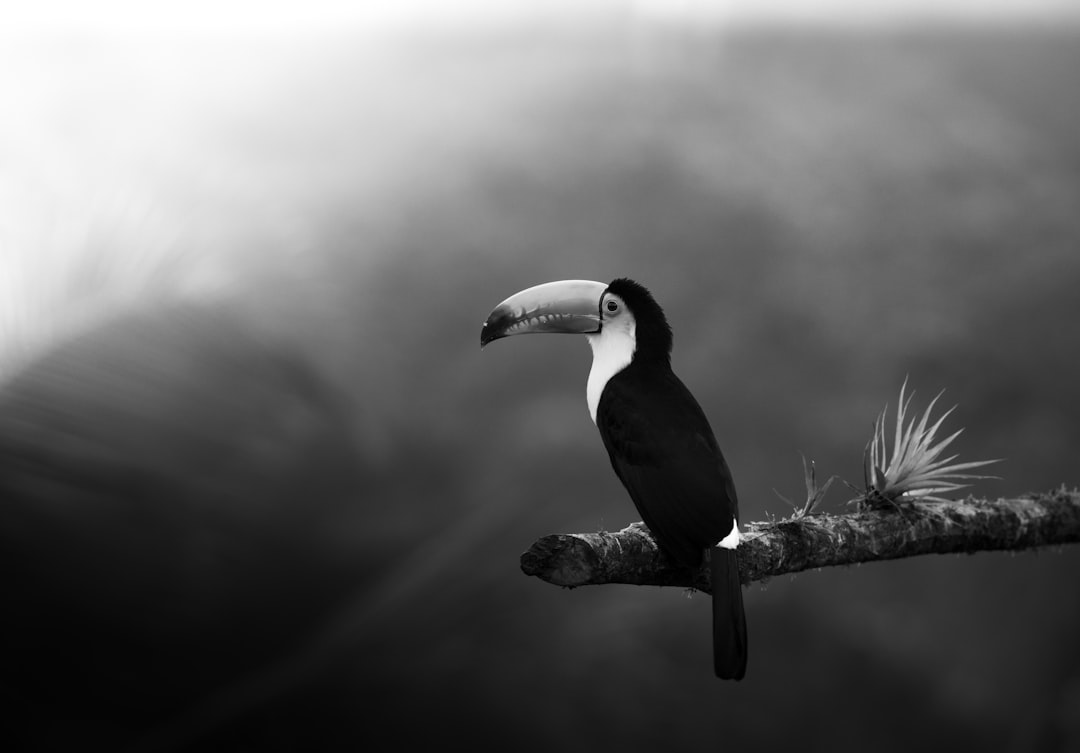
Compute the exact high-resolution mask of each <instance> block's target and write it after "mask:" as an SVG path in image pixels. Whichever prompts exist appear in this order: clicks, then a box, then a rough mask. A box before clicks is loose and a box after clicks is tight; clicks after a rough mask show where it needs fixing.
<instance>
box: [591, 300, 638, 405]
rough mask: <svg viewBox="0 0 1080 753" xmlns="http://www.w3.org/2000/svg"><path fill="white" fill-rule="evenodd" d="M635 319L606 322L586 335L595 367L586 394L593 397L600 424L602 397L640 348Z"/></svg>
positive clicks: (592, 401)
mask: <svg viewBox="0 0 1080 753" xmlns="http://www.w3.org/2000/svg"><path fill="white" fill-rule="evenodd" d="M635 330H636V327H635V326H634V321H633V319H632V318H630V317H626V318H625V319H623V320H622V321H617V322H605V324H604V328H603V329H601V330H600V331H599V332H597V333H596V334H595V335H586V336H585V337H586V339H588V341H589V346H590V347H591V348H592V369H591V370H590V371H589V384H588V387H587V388H586V390H585V395H586V397H587V398H588V400H589V415H590V416H592V420H593V423H594V424H595V423H596V409H597V408H599V407H600V396H601V395H602V394H603V393H604V387H605V386H606V385H607V383H608V380H609V379H611V377H613V376H615V375H616V374H618V373H619V372H620V371H622V370H623V369H625V368H626V367H627V366H629V365H630V361H631V360H632V359H633V357H634V351H635V350H636V349H637V339H636V338H635V334H636V333H635Z"/></svg>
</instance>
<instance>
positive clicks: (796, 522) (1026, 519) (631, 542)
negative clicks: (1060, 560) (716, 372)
mask: <svg viewBox="0 0 1080 753" xmlns="http://www.w3.org/2000/svg"><path fill="white" fill-rule="evenodd" d="M1076 542H1080V491H1078V490H1073V491H1067V490H1065V489H1064V488H1062V489H1059V490H1057V491H1052V492H1048V493H1045V494H1033V495H1031V496H1027V497H1019V498H1016V499H998V500H993V501H991V500H986V499H975V498H973V497H968V498H967V499H963V500H954V501H950V502H948V503H940V502H938V503H934V502H912V503H910V504H905V505H903V506H901V507H898V508H896V509H888V510H877V511H867V512H855V513H851V514H847V515H827V514H815V515H809V516H807V517H804V518H801V519H787V520H781V521H778V522H772V523H766V522H761V523H749V524H748V525H746V526H745V531H744V533H743V542H742V544H740V545H739V576H740V578H741V579H742V582H743V583H744V584H748V583H753V582H754V581H759V580H767V579H769V578H771V577H773V576H776V575H783V574H785V573H797V572H801V571H803V570H809V569H810V568H821V567H833V566H836V565H851V564H854V563H856V562H875V561H877V560H889V559H899V558H901V557H914V556H916V555H920V554H954V553H958V552H966V553H972V552H980V551H991V550H1005V549H1007V550H1014V551H1015V550H1022V549H1033V548H1036V547H1043V546H1051V545H1061V544H1071V543H1076ZM521 569H522V571H523V572H524V573H525V574H526V575H535V576H536V577H538V578H541V579H542V580H546V581H547V582H548V583H553V584H555V585H557V586H568V587H574V586H591V585H600V584H604V583H627V584H631V585H639V586H681V587H684V588H696V589H699V590H702V591H711V586H710V583H709V568H708V567H707V566H703V567H702V568H701V569H700V570H698V571H696V572H694V571H690V570H687V569H686V568H680V567H677V566H675V565H673V564H671V563H670V562H669V561H668V559H667V558H666V557H665V556H664V555H663V554H662V553H661V552H660V550H659V549H658V548H657V545H656V542H655V541H654V540H653V538H652V535H651V534H650V533H649V529H648V528H646V527H645V525H644V524H643V523H634V524H632V525H630V526H627V527H626V528H624V529H623V530H621V531H618V532H616V533H603V532H601V533H573V534H554V535H551V536H544V537H543V538H541V539H539V540H538V541H536V542H535V543H534V544H533V545H532V546H531V547H529V550H528V551H526V552H525V553H524V554H522V555H521Z"/></svg>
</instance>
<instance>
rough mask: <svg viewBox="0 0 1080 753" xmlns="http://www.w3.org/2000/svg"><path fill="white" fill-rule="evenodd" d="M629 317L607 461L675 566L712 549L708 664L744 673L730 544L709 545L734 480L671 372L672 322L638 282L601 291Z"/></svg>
mask: <svg viewBox="0 0 1080 753" xmlns="http://www.w3.org/2000/svg"><path fill="white" fill-rule="evenodd" d="M608 292H609V293H613V294H615V295H618V296H619V297H620V298H622V300H623V302H624V303H625V304H626V306H627V308H629V309H630V312H631V313H632V314H633V315H634V320H635V324H636V327H635V328H636V337H635V346H636V349H635V352H634V356H633V359H632V360H631V362H630V364H629V365H628V366H626V367H625V368H624V369H622V370H621V371H619V372H618V373H616V374H615V375H614V376H612V377H611V378H610V379H609V380H608V382H607V384H606V385H605V387H604V390H603V392H602V394H601V397H600V402H599V405H598V408H597V414H596V425H597V428H598V429H599V430H600V436H601V438H602V439H603V442H604V447H605V448H606V449H607V451H608V455H609V456H610V458H611V464H612V467H613V468H614V470H615V473H616V475H618V477H619V480H620V481H622V483H623V485H624V486H625V487H626V490H627V491H628V492H629V494H630V498H631V499H632V500H633V502H634V505H635V506H636V507H637V510H638V513H639V514H640V515H641V517H642V519H643V520H644V522H645V524H646V525H647V526H648V527H649V530H650V531H651V532H652V533H653V535H654V536H655V538H656V540H657V542H658V543H659V545H660V548H661V549H662V550H663V551H664V553H665V554H666V555H667V556H668V557H670V558H671V559H672V560H674V561H675V562H676V563H678V564H680V565H683V566H685V567H689V568H696V567H698V566H700V564H701V560H702V557H703V556H704V554H705V552H706V550H709V552H710V563H711V568H712V582H713V637H714V664H715V670H716V674H717V675H718V676H719V677H724V678H730V679H741V678H742V677H743V675H744V674H745V671H746V644H747V638H746V618H745V614H744V611H743V602H742V587H741V584H740V583H739V577H738V565H737V560H736V555H735V552H734V550H730V549H723V548H720V547H716V546H715V545H716V543H717V542H718V541H720V540H721V539H722V538H724V537H725V536H727V535H728V534H729V533H730V532H731V530H732V527H733V525H734V524H735V522H736V520H737V518H738V498H737V496H736V492H735V484H734V481H733V480H732V477H731V471H730V470H729V469H728V465H727V462H726V461H725V460H724V456H723V453H722V452H721V451H720V446H719V444H718V443H717V441H716V437H715V436H714V434H713V431H712V428H711V426H710V425H709V421H708V419H707V418H706V417H705V413H704V412H703V411H702V409H701V406H700V405H698V402H697V400H695V399H694V396H693V395H692V394H691V393H690V391H689V390H688V389H687V388H686V386H685V385H684V384H683V383H682V381H681V380H680V379H679V378H678V377H677V376H676V375H675V373H674V372H673V371H672V370H671V364H670V357H671V355H670V354H671V346H672V337H671V329H670V327H669V326H668V323H667V319H666V317H665V316H664V313H663V310H662V309H661V308H660V306H659V305H658V304H657V303H656V301H655V300H654V299H653V297H652V295H651V294H650V293H649V292H648V290H646V289H645V288H644V287H642V286H641V285H639V284H637V283H635V282H633V281H631V280H626V279H620V280H615V281H614V282H612V283H611V285H610V286H609V288H608Z"/></svg>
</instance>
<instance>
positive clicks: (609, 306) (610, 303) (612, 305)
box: [607, 301, 619, 314]
mask: <svg viewBox="0 0 1080 753" xmlns="http://www.w3.org/2000/svg"><path fill="white" fill-rule="evenodd" d="M607 310H608V311H610V312H611V313H612V314H614V313H615V312H616V311H618V310H619V304H618V303H616V302H615V301H608V302H607Z"/></svg>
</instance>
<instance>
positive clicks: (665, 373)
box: [596, 363, 739, 567]
mask: <svg viewBox="0 0 1080 753" xmlns="http://www.w3.org/2000/svg"><path fill="white" fill-rule="evenodd" d="M596 425H597V428H599V429H600V436H601V438H602V439H603V440H604V447H606V448H607V451H608V455H609V456H610V457H611V465H612V467H613V468H614V469H615V473H616V474H617V475H618V477H619V479H620V480H621V481H622V483H623V486H625V487H626V490H627V491H628V492H629V493H630V497H631V499H633V501H634V505H635V506H636V507H637V509H638V513H639V514H640V515H641V517H642V520H644V521H645V525H647V526H648V527H649V530H650V531H652V533H653V535H654V536H655V537H656V539H657V541H658V542H659V544H660V547H661V548H662V549H663V550H664V551H665V552H666V553H667V554H668V556H670V557H671V558H672V559H674V560H675V561H677V562H679V563H682V564H685V565H687V566H691V567H693V566H696V565H698V564H699V563H700V562H701V556H702V552H703V551H704V549H705V548H706V547H709V546H713V545H715V544H716V542H717V541H719V540H720V539H722V538H723V537H724V536H726V535H727V534H728V533H730V532H731V528H732V525H733V524H734V522H735V520H736V519H737V518H738V514H739V513H738V500H737V498H736V496H735V484H734V482H733V481H732V478H731V471H730V470H728V466H727V462H726V461H725V460H724V456H723V454H722V453H721V452H720V446H719V445H718V444H717V442H716V437H715V436H714V435H713V432H712V427H710V426H709V421H708V419H707V418H706V417H705V414H704V412H703V411H702V410H701V406H699V405H698V403H697V400H695V399H694V396H693V395H691V394H690V391H689V390H688V389H687V388H686V386H685V385H684V384H683V383H682V381H680V380H679V378H678V377H677V376H675V374H674V373H673V372H672V371H671V369H670V368H668V367H666V365H659V364H658V365H652V364H641V363H631V364H630V366H628V367H626V368H625V369H623V370H622V371H621V372H619V373H618V374H616V375H615V376H613V377H612V378H611V379H610V380H609V381H608V383H607V385H606V386H605V387H604V392H603V394H602V395H601V397H600V404H599V406H598V407H597V411H596Z"/></svg>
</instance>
